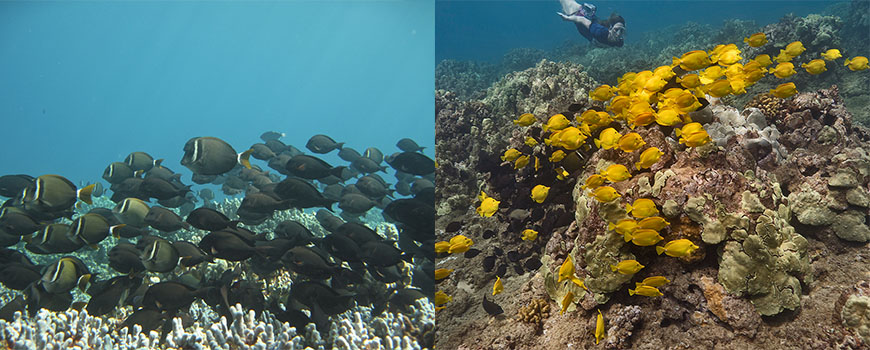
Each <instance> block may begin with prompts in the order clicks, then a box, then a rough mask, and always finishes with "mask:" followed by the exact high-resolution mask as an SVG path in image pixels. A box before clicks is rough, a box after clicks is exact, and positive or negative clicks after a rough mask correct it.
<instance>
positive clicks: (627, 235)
mask: <svg viewBox="0 0 870 350" xmlns="http://www.w3.org/2000/svg"><path fill="white" fill-rule="evenodd" d="M623 237H624V238H625V241H626V242H629V241H631V232H626V233H625V234H624V235H623Z"/></svg>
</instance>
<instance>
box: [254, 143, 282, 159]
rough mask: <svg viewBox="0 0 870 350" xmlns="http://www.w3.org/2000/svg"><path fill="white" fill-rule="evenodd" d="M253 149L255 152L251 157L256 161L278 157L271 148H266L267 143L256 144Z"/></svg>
mask: <svg viewBox="0 0 870 350" xmlns="http://www.w3.org/2000/svg"><path fill="white" fill-rule="evenodd" d="M251 149H252V150H254V152H253V153H251V157H254V159H259V160H269V159H272V158H275V156H277V155H276V154H275V152H274V151H272V149H271V148H269V146H266V144H265V143H255V144H253V145H251Z"/></svg>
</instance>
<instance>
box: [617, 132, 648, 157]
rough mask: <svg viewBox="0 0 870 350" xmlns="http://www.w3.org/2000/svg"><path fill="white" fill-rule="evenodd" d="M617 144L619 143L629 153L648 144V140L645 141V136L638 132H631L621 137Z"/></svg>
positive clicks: (620, 147)
mask: <svg viewBox="0 0 870 350" xmlns="http://www.w3.org/2000/svg"><path fill="white" fill-rule="evenodd" d="M617 144H618V145H619V149H621V150H623V151H624V152H626V153H628V152H633V151H636V150H638V149H640V148H641V147H643V145H645V144H646V142H644V140H643V138H642V137H640V134H638V133H636V132H630V133H628V134H625V135H623V136H622V137H620V138H619V141H617Z"/></svg>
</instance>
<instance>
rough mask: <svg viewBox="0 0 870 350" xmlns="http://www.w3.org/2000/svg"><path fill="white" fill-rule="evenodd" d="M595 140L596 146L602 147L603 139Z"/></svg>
mask: <svg viewBox="0 0 870 350" xmlns="http://www.w3.org/2000/svg"><path fill="white" fill-rule="evenodd" d="M594 141H595V147H598V148H601V140H600V139H595V140H594Z"/></svg>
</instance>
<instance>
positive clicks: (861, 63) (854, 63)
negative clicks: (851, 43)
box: [843, 56, 867, 71]
mask: <svg viewBox="0 0 870 350" xmlns="http://www.w3.org/2000/svg"><path fill="white" fill-rule="evenodd" d="M843 65H844V66H847V67H849V70H851V71H859V70H865V69H867V57H864V56H855V57H852V58H851V59H849V58H847V59H846V62H844V63H843Z"/></svg>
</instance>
